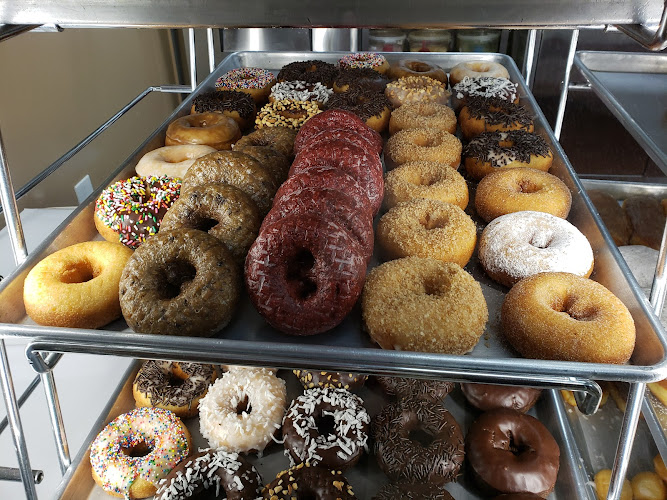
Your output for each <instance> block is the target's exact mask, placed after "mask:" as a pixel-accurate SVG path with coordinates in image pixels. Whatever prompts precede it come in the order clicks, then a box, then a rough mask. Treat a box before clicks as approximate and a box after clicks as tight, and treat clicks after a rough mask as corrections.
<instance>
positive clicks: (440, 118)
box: [389, 101, 456, 135]
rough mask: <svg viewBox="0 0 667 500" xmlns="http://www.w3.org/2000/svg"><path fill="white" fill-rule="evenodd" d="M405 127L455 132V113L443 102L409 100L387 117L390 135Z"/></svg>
mask: <svg viewBox="0 0 667 500" xmlns="http://www.w3.org/2000/svg"><path fill="white" fill-rule="evenodd" d="M407 128H426V129H430V130H442V131H444V132H449V133H450V134H453V133H454V132H456V115H455V114H454V110H453V109H452V108H450V107H449V106H445V105H444V104H438V103H437V102H430V101H423V102H411V103H408V104H404V105H403V106H401V107H399V108H396V109H395V110H394V111H392V112H391V117H390V118H389V134H390V135H394V134H395V133H396V132H398V131H399V130H403V129H407Z"/></svg>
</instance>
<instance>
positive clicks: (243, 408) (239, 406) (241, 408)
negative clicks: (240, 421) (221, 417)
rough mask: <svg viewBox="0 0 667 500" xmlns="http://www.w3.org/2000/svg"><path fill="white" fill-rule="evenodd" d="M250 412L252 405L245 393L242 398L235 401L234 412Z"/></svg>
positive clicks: (240, 413) (238, 413)
mask: <svg viewBox="0 0 667 500" xmlns="http://www.w3.org/2000/svg"><path fill="white" fill-rule="evenodd" d="M250 412H252V405H251V404H250V399H248V396H247V395H245V394H244V395H243V398H242V399H241V400H240V401H239V402H238V403H236V414H237V415H242V414H243V413H250Z"/></svg>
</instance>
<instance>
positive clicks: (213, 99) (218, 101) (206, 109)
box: [190, 90, 257, 130]
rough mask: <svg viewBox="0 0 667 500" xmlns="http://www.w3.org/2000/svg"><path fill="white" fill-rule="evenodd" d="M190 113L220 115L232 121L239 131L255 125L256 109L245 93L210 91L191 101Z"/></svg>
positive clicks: (253, 102)
mask: <svg viewBox="0 0 667 500" xmlns="http://www.w3.org/2000/svg"><path fill="white" fill-rule="evenodd" d="M190 113H192V114H196V113H222V114H223V115H225V116H228V117H229V118H231V119H233V120H234V121H235V122H236V123H237V124H238V126H239V128H240V129H241V130H246V129H248V128H250V127H252V125H253V124H254V123H255V114H256V113H257V107H256V106H255V101H254V100H253V99H252V97H251V96H250V95H249V94H247V93H245V92H238V91H236V90H211V91H210V92H203V93H201V94H199V95H198V96H197V97H195V98H194V99H193V101H192V107H191V108H190Z"/></svg>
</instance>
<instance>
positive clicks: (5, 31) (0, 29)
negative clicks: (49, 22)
mask: <svg viewBox="0 0 667 500" xmlns="http://www.w3.org/2000/svg"><path fill="white" fill-rule="evenodd" d="M37 26H39V24H19V25H16V24H0V42H4V41H5V40H9V39H10V38H12V37H14V36H16V35H20V34H21V33H25V32H26V31H30V30H33V29H35V28H37Z"/></svg>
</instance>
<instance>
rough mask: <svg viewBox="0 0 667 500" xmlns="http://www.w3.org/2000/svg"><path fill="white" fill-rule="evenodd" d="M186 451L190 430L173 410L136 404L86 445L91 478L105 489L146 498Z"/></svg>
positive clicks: (126, 496)
mask: <svg viewBox="0 0 667 500" xmlns="http://www.w3.org/2000/svg"><path fill="white" fill-rule="evenodd" d="M142 451H143V452H145V451H148V453H147V454H146V453H144V454H143V455H142V454H140V453H141V452H142ZM133 452H136V453H137V454H138V456H132V454H133ZM189 453H190V433H189V432H188V429H187V428H186V427H185V425H184V424H183V422H181V420H180V419H179V418H178V417H177V416H176V415H174V413H172V412H170V411H169V410H164V409H162V408H136V409H134V410H132V411H130V412H128V413H124V414H123V415H120V416H118V417H116V418H115V419H114V420H113V421H111V422H110V423H108V424H107V426H106V427H105V428H104V429H103V430H102V432H100V433H99V434H98V435H97V437H96V438H95V440H94V441H93V444H91V445H90V465H91V468H92V474H93V479H94V480H95V482H96V483H97V484H99V485H100V486H101V487H102V489H103V490H104V491H106V492H107V493H109V494H111V495H113V496H118V497H124V498H146V497H149V496H151V495H153V494H155V492H156V490H157V487H158V483H159V482H160V480H161V479H163V478H164V477H165V476H166V475H167V474H169V471H171V469H173V468H174V467H175V466H176V464H177V463H178V462H180V461H181V460H182V459H184V458H185V457H187V456H188V454H189Z"/></svg>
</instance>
